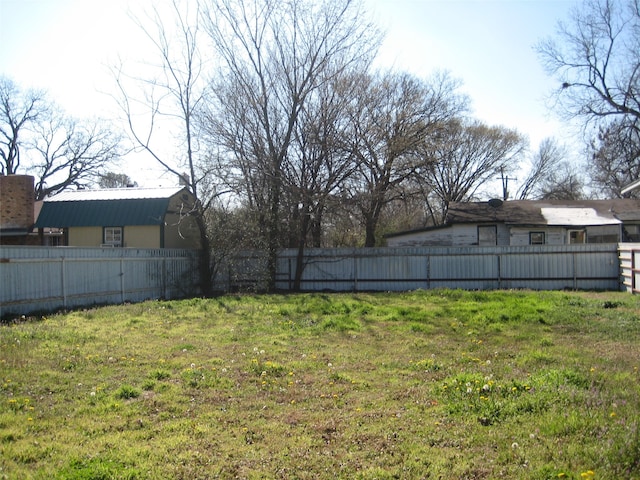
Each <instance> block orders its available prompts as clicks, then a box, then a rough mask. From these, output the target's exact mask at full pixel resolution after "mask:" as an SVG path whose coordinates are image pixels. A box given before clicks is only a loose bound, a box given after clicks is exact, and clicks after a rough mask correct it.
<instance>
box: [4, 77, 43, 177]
mask: <svg viewBox="0 0 640 480" xmlns="http://www.w3.org/2000/svg"><path fill="white" fill-rule="evenodd" d="M48 111H49V103H48V102H47V100H46V96H45V94H44V92H41V91H36V90H27V91H23V90H22V89H20V88H19V87H18V85H16V84H15V83H14V82H13V80H11V79H10V78H8V77H0V157H2V163H1V164H0V174H1V175H12V174H15V173H18V172H19V171H20V150H21V148H22V145H23V138H24V137H26V136H27V135H28V134H29V129H30V128H32V127H33V126H34V125H36V124H37V123H38V121H39V118H41V117H42V116H44V115H46V114H47V113H48Z"/></svg>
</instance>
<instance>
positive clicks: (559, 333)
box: [0, 290, 640, 480]
mask: <svg viewBox="0 0 640 480" xmlns="http://www.w3.org/2000/svg"><path fill="white" fill-rule="evenodd" d="M639 313H640V297H638V296H631V295H629V294H624V293H568V292H502V291H496V292H463V291H451V290H435V291H427V292H423V291H418V292H410V293H399V294H365V293H358V294H335V295H322V294H315V295H287V296H281V295H255V296H249V295H246V296H226V297H220V298H216V299H210V300H203V299H192V300H185V301H171V302H146V303H141V304H136V305H125V306H113V307H104V308H96V309H90V310H85V311H76V312H70V313H66V314H59V315H52V316H50V317H47V318H39V319H27V320H26V321H20V322H16V323H9V324H5V325H3V326H0V479H1V478H8V479H23V478H24V479H27V478H29V479H30V478H36V479H51V478H53V479H94V480H97V479H163V478H167V479H198V478H203V479H204V478H207V479H211V478H222V479H232V478H245V479H258V478H277V479H318V478H344V479H352V478H355V479H392V478H406V479H413V478H426V479H431V478H433V479H441V478H446V479H458V478H459V479H462V478H466V479H482V478H487V479H493V478H509V479H514V478H515V479H518V478H521V479H557V478H566V479H583V478H594V479H596V478H597V479H631V478H640V429H639V422H640V373H639V372H638V367H640V358H639V355H640V353H639V352H640V348H639V347H640V316H639Z"/></svg>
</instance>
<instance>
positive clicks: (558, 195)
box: [539, 161, 585, 200]
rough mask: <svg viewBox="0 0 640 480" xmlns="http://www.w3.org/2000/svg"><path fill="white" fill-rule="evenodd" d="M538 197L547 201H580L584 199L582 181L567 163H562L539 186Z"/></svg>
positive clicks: (578, 174)
mask: <svg viewBox="0 0 640 480" xmlns="http://www.w3.org/2000/svg"><path fill="white" fill-rule="evenodd" d="M539 197H540V198H541V199H548V200H581V199H583V198H585V195H584V180H583V178H582V176H581V175H580V173H578V172H577V171H576V170H575V168H573V167H572V166H571V165H570V164H569V162H566V161H565V162H562V163H561V164H560V165H558V168H556V169H555V170H554V172H553V174H552V175H551V176H550V177H549V178H547V179H545V181H544V182H542V184H541V185H540V195H539Z"/></svg>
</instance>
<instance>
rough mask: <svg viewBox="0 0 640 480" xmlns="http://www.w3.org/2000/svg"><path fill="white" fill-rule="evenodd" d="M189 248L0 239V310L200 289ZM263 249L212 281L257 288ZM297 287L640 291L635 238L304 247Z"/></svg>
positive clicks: (287, 270)
mask: <svg viewBox="0 0 640 480" xmlns="http://www.w3.org/2000/svg"><path fill="white" fill-rule="evenodd" d="M296 253H297V252H296V250H283V251H282V252H280V254H279V256H278V263H277V275H276V277H277V278H276V287H277V289H278V290H282V291H291V290H293V285H294V278H295V265H296ZM197 262H198V253H197V251H194V250H172V249H135V248H74V247H57V248H55V247H54V248H47V247H10V246H2V247H0V316H3V317H4V316H8V315H22V314H29V313H34V312H48V311H54V310H58V309H66V308H75V307H82V306H89V305H101V304H114V303H124V302H139V301H143V300H146V299H152V298H166V299H171V298H183V297H193V296H197V295H199V294H200V290H199V288H198V286H197V284H198V268H197ZM265 265H266V261H265V258H264V255H261V254H258V253H245V254H243V255H239V256H237V257H236V258H234V259H233V261H232V262H231V263H229V264H228V265H226V266H225V268H223V269H221V270H220V271H222V272H224V274H220V275H218V278H217V279H216V287H217V289H218V290H221V291H233V290H242V289H262V288H264V286H265V285H266V281H265V279H266V273H265ZM301 280H302V281H301V290H302V291H406V290H415V289H420V288H422V289H430V288H461V289H467V290H487V289H511V288H528V289H534V290H561V289H571V290H620V289H621V288H622V289H625V290H627V291H632V292H639V291H640V244H620V245H616V244H587V245H558V246H519V247H512V246H509V247H438V248H428V247H422V248H366V249H363V248H356V249H308V250H306V252H305V258H304V270H303V274H302V279H301Z"/></svg>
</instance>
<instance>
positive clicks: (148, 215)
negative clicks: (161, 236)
mask: <svg viewBox="0 0 640 480" xmlns="http://www.w3.org/2000/svg"><path fill="white" fill-rule="evenodd" d="M168 206H169V198H141V199H122V200H82V201H52V202H47V201H45V202H44V203H43V205H42V210H41V211H40V215H38V220H37V221H36V224H35V227H36V228H45V227H58V228H65V227H105V226H107V227H109V226H113V227H115V226H125V225H162V224H163V223H164V215H165V213H166V212H167V208H168Z"/></svg>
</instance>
